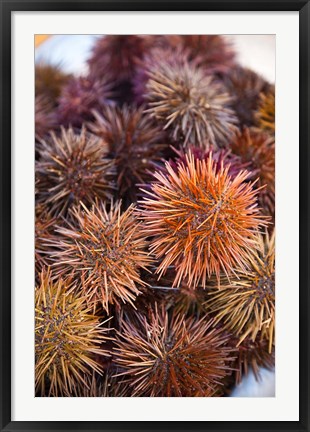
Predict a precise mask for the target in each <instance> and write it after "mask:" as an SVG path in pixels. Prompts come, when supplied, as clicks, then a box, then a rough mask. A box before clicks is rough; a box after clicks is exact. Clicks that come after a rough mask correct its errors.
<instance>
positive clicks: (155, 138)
mask: <svg viewBox="0 0 310 432" xmlns="http://www.w3.org/2000/svg"><path fill="white" fill-rule="evenodd" d="M94 117H95V121H94V122H93V123H90V124H89V129H90V130H91V131H92V133H94V134H95V135H97V136H99V137H100V138H102V139H103V141H104V142H105V144H106V145H107V147H108V152H109V156H110V157H112V158H113V159H114V160H115V165H116V170H117V186H118V193H119V196H120V198H122V199H125V198H126V200H128V198H130V200H129V201H131V202H133V201H135V200H136V194H137V191H138V188H137V186H136V184H137V183H138V184H143V183H145V182H147V181H148V180H150V177H151V176H150V174H149V171H151V170H154V164H155V163H156V162H157V163H158V162H159V161H160V160H161V158H162V150H163V148H165V147H166V146H165V145H164V144H163V140H164V133H163V132H162V130H161V128H160V127H159V126H155V125H154V123H153V121H152V120H151V119H150V118H149V117H148V116H147V115H146V114H144V113H143V107H141V108H136V107H127V106H123V107H122V108H118V107H107V108H106V109H105V110H103V111H102V113H100V114H99V113H98V112H94Z"/></svg>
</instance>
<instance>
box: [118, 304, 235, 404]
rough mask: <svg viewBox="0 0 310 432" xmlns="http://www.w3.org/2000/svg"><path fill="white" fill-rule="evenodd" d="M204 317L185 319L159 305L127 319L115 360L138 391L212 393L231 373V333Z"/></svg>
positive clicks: (137, 393) (134, 391)
mask: <svg viewBox="0 0 310 432" xmlns="http://www.w3.org/2000/svg"><path fill="white" fill-rule="evenodd" d="M211 324H212V322H211V321H209V320H207V319H206V318H205V317H204V318H203V319H201V320H195V319H194V318H188V319H184V316H183V315H173V316H169V314H168V313H167V312H165V311H164V310H163V309H159V310H158V309H157V308H156V307H155V310H154V312H153V313H151V314H150V317H149V318H147V317H145V316H143V315H141V314H139V313H137V314H136V317H135V319H134V320H128V321H123V323H122V328H121V331H119V332H118V335H117V338H116V343H115V344H116V348H115V352H114V355H115V362H116V364H118V366H119V368H120V369H121V370H123V372H120V373H119V374H118V375H119V376H121V377H122V379H123V380H124V381H125V382H127V383H128V384H129V386H130V387H131V389H132V395H133V396H168V397H169V396H213V395H216V394H220V392H221V380H223V379H224V378H225V377H226V376H227V375H229V374H231V367H230V366H231V362H232V360H233V351H232V349H231V348H230V347H228V346H227V336H225V335H224V334H223V333H222V332H221V331H220V330H218V329H215V328H212V327H211Z"/></svg>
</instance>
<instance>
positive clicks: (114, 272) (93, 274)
mask: <svg viewBox="0 0 310 432" xmlns="http://www.w3.org/2000/svg"><path fill="white" fill-rule="evenodd" d="M134 212H135V209H134V207H133V206H131V207H129V208H128V209H127V210H126V211H125V212H123V213H122V212H121V202H117V203H115V204H113V203H112V204H111V208H110V210H109V211H107V209H106V205H105V204H102V203H97V204H95V205H93V206H92V208H91V209H90V210H89V209H87V208H86V207H85V206H84V205H83V204H82V205H81V207H80V208H75V209H73V210H72V211H71V213H70V217H71V220H72V223H70V224H69V227H68V228H59V230H58V232H59V235H60V236H61V238H60V239H59V240H58V243H57V244H58V247H59V251H57V252H55V254H54V255H53V258H54V266H55V271H56V272H57V273H58V274H60V275H61V274H63V273H66V272H69V273H70V272H71V271H73V272H74V274H75V275H76V276H77V277H78V279H79V280H80V281H81V289H82V291H83V292H84V294H85V296H86V297H87V301H88V303H89V304H93V306H94V307H95V305H96V304H97V303H99V304H100V303H101V304H102V306H103V308H104V309H105V310H106V311H107V312H109V304H113V303H119V302H121V303H125V302H129V303H130V304H132V305H133V302H134V300H135V298H136V296H137V295H138V294H139V293H140V290H139V285H141V286H145V285H146V284H145V283H144V282H143V281H142V280H141V278H140V270H142V269H146V267H147V266H148V265H149V263H150V262H151V259H150V258H149V257H148V254H147V251H146V250H145V249H146V247H147V242H146V240H145V238H144V235H143V233H142V232H141V223H139V222H138V221H137V218H136V216H135V214H134ZM56 269H57V270H56Z"/></svg>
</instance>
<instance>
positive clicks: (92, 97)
mask: <svg viewBox="0 0 310 432" xmlns="http://www.w3.org/2000/svg"><path fill="white" fill-rule="evenodd" d="M111 88H112V84H111V81H110V78H109V77H108V76H107V75H104V74H103V75H102V76H101V78H100V79H95V78H93V77H77V78H76V77H74V78H71V79H70V81H69V82H68V83H67V84H66V86H65V87H64V88H63V90H62V92H61V95H60V98H59V106H58V109H57V115H58V120H59V122H60V123H61V124H62V125H63V126H66V127H68V126H73V127H81V126H82V124H83V123H85V122H87V121H90V120H92V119H93V114H92V110H94V109H98V110H100V109H102V108H103V107H105V106H106V105H108V104H110V103H111V102H110V101H109V98H110V97H111V96H112V92H111Z"/></svg>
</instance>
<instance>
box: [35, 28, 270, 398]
mask: <svg viewBox="0 0 310 432" xmlns="http://www.w3.org/2000/svg"><path fill="white" fill-rule="evenodd" d="M274 100H275V98H274V87H273V86H272V85H271V84H270V83H268V82H267V81H266V80H265V79H264V78H263V77H261V76H259V75H258V74H256V73H255V72H254V71H251V70H249V69H246V68H244V67H242V66H241V65H239V64H238V62H237V57H236V55H235V53H234V50H233V47H232V46H231V44H230V43H229V42H228V41H227V40H226V39H225V38H224V37H222V36H215V35H213V36H171V35H170V36H140V35H136V36H132V35H131V36H112V35H111V36H106V37H102V38H99V39H97V40H96V42H95V44H94V48H93V50H92V52H91V54H90V58H89V60H88V72H87V73H86V74H85V75H83V76H74V75H67V74H66V73H64V72H63V71H62V70H61V66H59V65H57V66H53V65H44V64H42V63H40V64H39V65H38V66H37V68H36V99H35V104H36V107H35V108H36V109H35V112H36V134H35V137H36V139H35V141H36V153H35V154H36V184H35V185H36V188H35V198H36V212H35V214H36V227H35V228H36V229H35V236H36V239H35V240H36V241H35V248H36V250H35V257H36V266H35V272H36V275H35V280H36V288H35V311H36V321H35V341H36V371H35V385H36V395H37V396H95V397H100V396H106V397H111V396H112V397H113V396H126V397H127V396H163V397H165V396H166V397H169V396H174V397H175V396H177V397H181V396H186V397H189V396H190V397H192V396H207V397H212V396H225V395H227V394H229V392H230V390H231V388H232V387H233V386H234V385H235V384H236V383H239V382H240V381H241V380H242V378H243V377H244V375H246V374H247V373H248V370H249V369H251V368H252V370H253V372H254V375H255V376H256V378H257V379H258V380H259V378H260V373H259V372H260V368H261V367H265V368H268V369H272V368H273V367H274V345H275V338H274V334H275V249H274V248H275V234H274V222H275V179H274V175H275V167H274V164H275V138H274V126H275V120H274V119H275V115H274V112H275V108H274V104H275V103H274Z"/></svg>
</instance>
